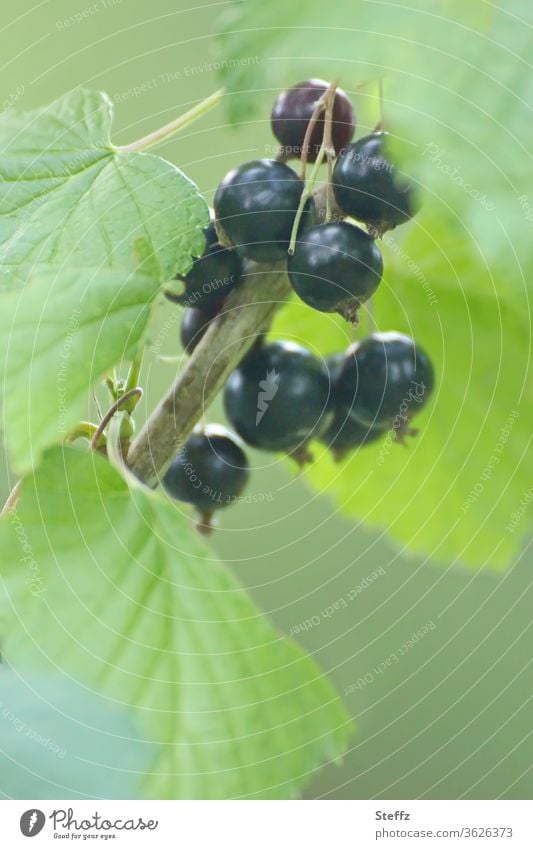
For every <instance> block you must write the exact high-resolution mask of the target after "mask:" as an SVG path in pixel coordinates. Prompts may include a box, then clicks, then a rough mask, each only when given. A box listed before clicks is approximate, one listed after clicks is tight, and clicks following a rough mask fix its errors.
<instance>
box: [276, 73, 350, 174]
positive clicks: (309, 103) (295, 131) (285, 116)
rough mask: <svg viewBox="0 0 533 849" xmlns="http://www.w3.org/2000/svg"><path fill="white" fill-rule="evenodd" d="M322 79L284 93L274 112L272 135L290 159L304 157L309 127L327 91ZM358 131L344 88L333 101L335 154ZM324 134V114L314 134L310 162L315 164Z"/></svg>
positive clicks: (338, 90)
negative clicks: (303, 147) (303, 148)
mask: <svg viewBox="0 0 533 849" xmlns="http://www.w3.org/2000/svg"><path fill="white" fill-rule="evenodd" d="M327 88H328V84H327V83H326V82H324V81H323V80H305V82H301V83H297V84H296V85H294V86H292V88H288V89H286V90H285V91H282V92H281V94H280V95H279V96H278V98H277V99H276V102H275V103H274V107H273V109H272V132H273V133H274V135H275V136H276V138H277V140H278V141H279V143H280V144H281V147H282V151H283V153H284V154H285V156H286V157H287V159H291V158H292V159H299V158H300V156H301V155H302V145H303V143H304V138H305V132H306V130H307V125H308V124H309V120H310V118H311V116H312V114H313V112H314V109H315V107H316V105H317V103H318V101H319V99H320V98H321V97H322V95H323V94H325V92H326V91H327ZM354 131H355V115H354V111H353V108H352V104H351V103H350V101H349V99H348V97H347V95H346V94H345V93H344V91H342V89H337V91H336V92H335V100H334V102H333V121H332V137H333V146H334V148H335V153H339V151H340V150H342V148H343V147H345V146H346V145H347V144H348V143H349V141H350V139H351V138H352V136H353V134H354ZM323 135H324V114H322V116H321V117H320V118H319V119H318V120H317V122H316V124H315V128H314V130H313V132H312V134H311V141H310V144H309V151H308V154H307V159H308V161H309V162H314V161H315V160H316V158H317V156H318V153H319V150H320V146H321V144H322V138H323Z"/></svg>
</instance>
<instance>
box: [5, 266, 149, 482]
mask: <svg viewBox="0 0 533 849" xmlns="http://www.w3.org/2000/svg"><path fill="white" fill-rule="evenodd" d="M159 285H160V284H159V282H158V281H157V280H156V279H154V278H152V277H147V276H145V275H142V274H130V273H128V272H126V271H124V272H119V271H111V270H106V269H103V270H95V269H91V268H84V269H83V268H80V269H76V270H69V271H60V272H57V273H54V272H52V271H48V272H44V271H42V272H41V273H40V274H38V275H36V276H35V278H34V279H32V280H31V281H30V283H29V284H28V285H27V286H25V287H24V289H22V290H20V291H16V292H12V293H10V294H4V295H3V296H2V308H1V310H0V370H1V373H2V383H3V417H4V425H3V426H4V430H5V435H6V442H7V446H8V449H9V453H10V457H11V461H12V464H13V467H14V469H15V470H16V471H18V472H20V473H23V472H25V471H27V470H28V469H30V468H31V467H32V466H33V465H36V464H37V462H38V460H39V457H40V454H41V452H42V450H43V449H44V448H45V447H47V446H48V445H51V444H53V443H54V442H58V441H61V440H63V439H65V437H66V435H67V433H68V431H69V429H70V428H71V427H72V426H73V425H75V424H76V423H77V422H78V421H79V419H80V418H81V417H82V416H83V414H84V412H85V410H86V407H87V402H88V393H89V390H90V388H91V387H92V386H93V385H94V384H95V383H96V382H97V381H98V380H99V379H100V378H102V377H103V375H104V374H105V373H106V372H107V371H108V370H109V369H111V368H112V367H113V366H115V365H117V364H119V363H120V362H121V360H122V359H128V355H129V353H130V352H131V350H132V349H133V348H134V347H135V346H136V345H137V344H138V343H139V341H140V340H141V338H142V336H143V334H144V332H145V330H146V327H147V324H148V320H149V318H150V312H151V302H152V301H153V298H154V296H155V294H156V293H157V291H158V289H159Z"/></svg>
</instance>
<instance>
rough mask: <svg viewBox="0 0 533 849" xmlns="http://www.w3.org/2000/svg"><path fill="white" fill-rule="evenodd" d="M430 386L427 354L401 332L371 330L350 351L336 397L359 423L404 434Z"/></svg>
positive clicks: (426, 397)
mask: <svg viewBox="0 0 533 849" xmlns="http://www.w3.org/2000/svg"><path fill="white" fill-rule="evenodd" d="M433 385H434V374H433V366H432V365H431V362H430V360H429V357H428V356H427V354H426V353H425V352H424V351H423V350H422V349H421V348H420V347H419V346H418V345H417V344H416V343H415V341H414V340H413V339H411V337H410V336H405V335H404V334H403V333H394V332H391V333H374V334H372V336H368V337H367V338H366V339H363V340H362V342H359V343H356V344H355V345H353V346H352V347H351V348H349V349H348V351H347V352H346V355H345V360H344V364H343V366H342V368H341V371H340V375H339V378H338V383H337V387H338V392H339V398H340V399H341V401H342V403H343V404H344V406H345V407H348V408H351V410H352V415H353V416H354V417H355V418H356V419H357V420H358V421H359V422H361V423H362V424H364V425H369V426H371V427H378V428H380V427H381V428H393V429H394V430H396V432H397V435H398V436H399V437H401V436H403V435H404V434H405V433H407V432H408V430H409V428H408V423H409V421H410V420H411V418H412V417H413V416H414V415H416V413H418V411H419V410H421V409H422V407H423V406H424V405H425V404H426V403H427V401H428V399H429V397H430V395H431V392H432V390H433Z"/></svg>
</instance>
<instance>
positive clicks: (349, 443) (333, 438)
mask: <svg viewBox="0 0 533 849" xmlns="http://www.w3.org/2000/svg"><path fill="white" fill-rule="evenodd" d="M344 361H345V355H344V354H333V355H332V356H330V357H326V366H327V368H328V370H329V375H330V381H331V395H330V401H329V405H328V406H329V409H330V410H331V411H332V412H333V419H332V421H331V424H330V425H329V426H328V427H327V428H326V430H325V431H324V432H323V433H321V434H320V437H319V438H320V442H322V443H324V445H327V446H328V448H329V449H330V450H331V452H332V454H333V456H334V457H335V459H336V460H342V459H343V457H345V455H346V454H348V453H349V452H350V451H353V449H354V448H359V447H360V446H362V445H369V444H370V443H371V442H374V441H375V440H376V439H379V438H380V437H381V436H383V434H384V430H383V429H381V428H372V427H369V426H368V425H366V424H361V422H358V421H357V419H355V418H354V416H353V415H352V409H351V408H349V407H346V406H345V405H344V404H343V403H342V399H341V397H340V393H339V379H340V375H341V373H342V368H343V366H344Z"/></svg>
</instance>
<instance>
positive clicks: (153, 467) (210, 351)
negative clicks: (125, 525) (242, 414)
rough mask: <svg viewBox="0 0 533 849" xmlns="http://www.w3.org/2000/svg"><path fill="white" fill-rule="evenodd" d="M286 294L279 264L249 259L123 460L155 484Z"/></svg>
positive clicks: (148, 482)
mask: <svg viewBox="0 0 533 849" xmlns="http://www.w3.org/2000/svg"><path fill="white" fill-rule="evenodd" d="M289 293H290V283H289V280H288V278H287V273H286V271H285V264H284V263H283V262H280V263H279V266H278V267H277V268H274V269H273V268H272V267H271V266H269V267H268V270H267V268H266V266H261V265H258V264H257V263H249V264H248V265H247V267H246V278H245V280H244V282H243V284H242V285H241V286H239V287H238V288H237V289H234V291H233V292H232V293H231V294H230V295H229V297H228V299H227V301H226V303H225V305H224V308H223V310H222V312H221V313H220V314H219V315H218V316H217V318H216V319H214V321H212V322H211V323H210V325H209V328H208V330H207V332H206V334H205V336H204V337H203V338H202V340H201V341H200V343H199V344H198V346H197V347H196V348H195V350H194V352H193V354H192V356H191V357H190V358H189V360H188V361H187V364H186V366H185V368H184V369H183V370H182V371H181V372H180V373H179V374H178V375H177V377H176V379H175V381H174V383H173V385H172V386H171V387H170V389H169V391H168V392H167V394H166V395H165V397H164V398H163V399H162V400H161V401H160V402H159V404H158V406H157V407H156V409H155V410H154V412H153V413H152V415H151V416H150V418H149V419H148V421H147V422H146V424H145V426H144V427H143V429H142V430H141V431H140V433H139V434H138V436H137V437H136V438H135V439H134V441H133V442H132V445H131V448H130V451H129V453H128V465H129V466H130V468H131V470H132V472H133V473H134V474H135V475H136V477H138V478H139V479H140V480H142V481H143V482H144V483H145V484H147V485H148V486H152V487H153V486H156V485H157V484H158V483H159V481H160V479H161V477H162V475H163V474H164V473H165V471H166V470H167V468H168V466H169V464H170V462H171V460H172V458H173V457H174V455H175V453H176V451H177V450H178V449H179V447H180V446H181V445H183V442H184V441H185V440H186V439H187V437H188V436H189V434H190V432H191V431H192V429H193V427H194V426H195V425H196V424H197V422H198V421H199V420H200V419H201V417H202V414H203V413H204V411H205V410H207V408H208V407H209V405H210V404H211V402H212V401H213V400H214V398H215V396H216V395H217V393H218V392H219V391H220V389H221V388H222V387H223V385H224V383H225V381H226V379H227V377H228V375H229V374H230V373H231V372H232V371H233V369H234V368H235V366H236V365H237V364H238V363H239V362H240V360H241V359H242V358H243V356H244V355H245V354H246V352H247V351H248V350H249V348H251V346H252V345H253V344H254V342H255V341H256V340H257V337H258V335H260V334H261V333H264V332H265V331H266V330H268V328H269V326H270V323H271V321H272V318H273V316H274V314H275V312H276V310H277V309H278V307H279V306H280V304H282V303H283V302H284V301H285V299H286V298H287V296H288V294H289Z"/></svg>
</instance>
